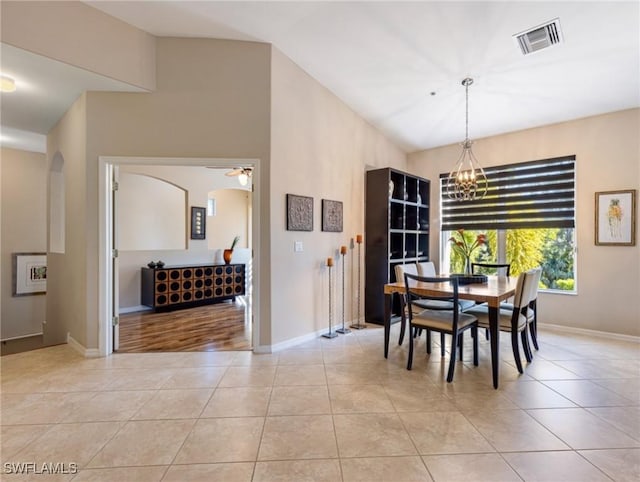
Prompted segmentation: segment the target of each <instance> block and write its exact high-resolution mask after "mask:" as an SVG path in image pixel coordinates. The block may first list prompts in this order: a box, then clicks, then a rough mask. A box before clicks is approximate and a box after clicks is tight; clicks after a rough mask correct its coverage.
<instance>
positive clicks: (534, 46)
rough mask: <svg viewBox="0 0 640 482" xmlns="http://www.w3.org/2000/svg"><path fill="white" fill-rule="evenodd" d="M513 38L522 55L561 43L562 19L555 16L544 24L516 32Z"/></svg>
mask: <svg viewBox="0 0 640 482" xmlns="http://www.w3.org/2000/svg"><path fill="white" fill-rule="evenodd" d="M513 38H514V39H515V40H516V42H517V44H518V47H519V48H520V51H521V52H522V55H527V54H530V53H532V52H537V51H538V50H542V49H545V48H547V47H551V46H552V45H556V44H559V43H561V42H562V30H560V19H559V18H554V19H553V20H551V21H550V22H547V23H545V24H543V25H539V26H538V27H534V28H532V29H529V30H526V31H525V32H521V33H518V34H515V35H514V36H513Z"/></svg>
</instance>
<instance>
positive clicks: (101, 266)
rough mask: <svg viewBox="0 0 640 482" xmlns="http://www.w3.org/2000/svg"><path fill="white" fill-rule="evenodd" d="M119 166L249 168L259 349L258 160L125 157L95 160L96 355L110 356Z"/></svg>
mask: <svg viewBox="0 0 640 482" xmlns="http://www.w3.org/2000/svg"><path fill="white" fill-rule="evenodd" d="M122 165H158V166H189V167H197V166H212V167H219V168H234V167H237V166H246V167H251V168H252V170H253V172H252V183H253V196H252V202H251V209H252V211H253V216H252V220H251V223H252V225H251V227H252V247H253V261H252V265H253V277H252V278H253V280H252V289H251V291H252V299H251V303H252V307H253V309H252V312H253V320H252V321H253V323H252V329H251V338H252V340H251V346H252V349H253V351H256V348H257V347H258V346H259V343H258V341H259V340H260V328H261V319H262V318H261V316H260V282H259V280H260V273H261V257H260V253H261V249H260V248H261V239H260V238H261V235H260V233H261V230H260V174H261V173H260V162H259V159H241V158H237V159H230V158H225V159H221V158H200V157H128V156H98V204H99V209H98V211H99V212H98V216H99V219H98V250H99V253H98V352H99V356H107V355H110V354H111V353H113V337H112V333H113V330H112V329H111V323H112V322H111V320H112V319H113V317H114V316H116V315H117V313H114V312H113V311H114V310H113V303H112V298H113V292H112V286H113V283H112V281H113V276H114V273H113V269H112V266H111V253H112V250H113V245H112V244H113V243H112V229H113V225H112V217H113V213H112V212H111V200H110V196H111V179H112V171H113V167H114V166H122Z"/></svg>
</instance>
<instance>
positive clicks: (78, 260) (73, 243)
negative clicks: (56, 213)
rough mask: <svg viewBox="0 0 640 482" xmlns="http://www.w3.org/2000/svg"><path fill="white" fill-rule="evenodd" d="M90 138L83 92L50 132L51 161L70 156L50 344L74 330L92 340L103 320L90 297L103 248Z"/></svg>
mask: <svg viewBox="0 0 640 482" xmlns="http://www.w3.org/2000/svg"><path fill="white" fill-rule="evenodd" d="M86 139H87V97H86V95H84V94H83V95H82V96H81V97H80V98H79V99H78V100H77V101H76V102H75V103H74V104H73V105H72V106H71V108H70V109H69V110H68V111H67V112H66V114H65V115H64V116H63V117H62V118H61V119H60V120H59V121H58V123H57V124H56V125H55V127H54V128H53V129H52V130H51V131H50V132H49V135H48V136H47V162H48V165H49V166H50V165H51V162H52V159H53V158H54V156H55V155H56V154H57V155H60V156H62V159H63V160H64V165H63V169H62V172H63V175H64V186H65V227H64V230H65V235H64V239H65V247H64V248H65V249H64V252H63V253H52V252H49V253H48V256H47V263H48V274H47V276H48V280H47V324H46V326H45V330H44V342H45V344H55V343H64V342H65V341H66V339H67V333H71V336H72V337H73V338H74V339H75V340H76V341H78V342H79V343H82V344H83V345H85V346H87V345H86V344H85V343H86V341H87V332H88V331H89V330H91V329H94V328H93V327H94V324H95V325H97V319H98V317H97V313H89V312H88V310H87V302H86V299H87V293H88V291H87V281H88V280H89V279H92V278H96V277H97V269H95V268H93V269H91V268H90V267H89V265H88V264H87V251H88V250H89V248H91V249H93V250H95V251H97V249H98V248H97V241H96V240H95V237H94V239H92V240H91V241H89V239H91V238H90V236H89V225H88V220H95V218H96V217H97V210H96V211H91V210H89V209H88V206H87V202H86V200H87V192H91V193H94V192H96V191H97V186H98V183H97V180H96V181H94V182H92V183H90V184H87V155H86V153H87V144H86ZM47 251H49V250H47ZM95 330H97V326H96V328H95V329H94V331H95ZM96 336H97V332H96ZM96 339H97V338H96Z"/></svg>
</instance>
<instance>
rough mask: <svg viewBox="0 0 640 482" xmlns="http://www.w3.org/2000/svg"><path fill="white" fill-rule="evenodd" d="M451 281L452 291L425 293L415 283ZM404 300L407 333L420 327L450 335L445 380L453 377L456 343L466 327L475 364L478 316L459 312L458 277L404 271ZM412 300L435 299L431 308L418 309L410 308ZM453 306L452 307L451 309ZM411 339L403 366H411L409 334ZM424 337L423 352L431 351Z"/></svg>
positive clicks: (411, 347)
mask: <svg viewBox="0 0 640 482" xmlns="http://www.w3.org/2000/svg"><path fill="white" fill-rule="evenodd" d="M441 283H451V288H452V291H453V293H452V294H450V295H439V296H435V295H426V294H425V293H424V292H420V293H419V292H418V291H417V289H416V288H417V285H418V284H419V285H420V287H423V288H428V287H429V285H430V284H431V285H433V284H441ZM404 286H405V300H406V302H407V304H408V309H407V313H408V317H409V333H412V332H413V330H414V329H417V328H424V329H425V330H427V333H429V332H431V331H435V332H439V333H444V334H447V335H451V348H450V357H449V372H448V374H447V382H449V383H450V382H451V381H452V380H453V373H454V370H455V366H456V350H457V349H458V346H460V347H461V346H462V336H463V335H464V332H465V331H467V330H471V335H472V340H473V364H474V365H475V366H478V319H477V318H476V317H475V316H474V315H470V314H468V313H462V312H461V311H460V305H459V298H458V279H457V278H455V277H454V278H434V277H425V276H417V275H411V274H408V273H405V275H404ZM416 301H420V302H421V303H422V302H431V301H433V302H437V303H436V304H435V305H433V308H430V309H426V310H422V311H418V310H415V309H414V306H415V305H414V304H415V302H416ZM440 303H445V306H444V307H441V308H438V307H437V306H438V305H439V304H440ZM452 307H453V309H452ZM409 339H410V341H411V343H410V345H409V357H408V360H407V370H411V367H412V365H413V344H414V337H413V336H410V337H409ZM429 341H430V340H428V341H427V353H431V343H430V342H429Z"/></svg>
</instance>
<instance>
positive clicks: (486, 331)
mask: <svg viewBox="0 0 640 482" xmlns="http://www.w3.org/2000/svg"><path fill="white" fill-rule="evenodd" d="M484 339H485V340H488V339H489V328H485V329H484Z"/></svg>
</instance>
